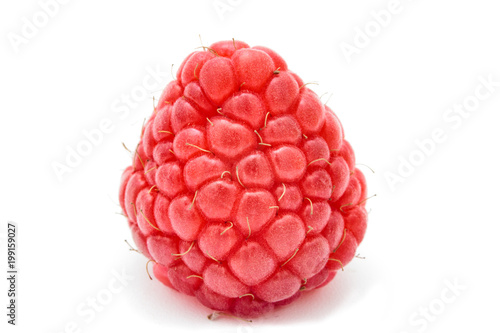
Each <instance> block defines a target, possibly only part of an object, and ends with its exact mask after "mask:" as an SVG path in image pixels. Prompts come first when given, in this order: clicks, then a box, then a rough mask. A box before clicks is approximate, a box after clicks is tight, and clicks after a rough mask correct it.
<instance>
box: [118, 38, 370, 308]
mask: <svg viewBox="0 0 500 333" xmlns="http://www.w3.org/2000/svg"><path fill="white" fill-rule="evenodd" d="M119 196H120V204H121V206H122V208H123V211H124V213H125V214H126V216H127V217H128V221H129V226H130V228H131V230H132V235H133V238H134V241H135V243H136V245H137V247H138V249H139V250H140V251H141V252H142V253H143V254H144V255H145V256H146V257H148V258H149V259H151V260H153V261H154V262H155V263H154V270H153V271H154V275H155V276H156V277H157V278H158V280H160V281H161V282H163V283H164V284H165V285H167V286H169V287H170V288H173V289H175V290H178V291H180V292H182V293H185V294H188V295H193V296H195V297H196V298H197V299H198V300H199V301H200V302H201V303H202V304H204V305H205V306H207V307H209V308H211V309H214V310H218V311H225V312H229V313H232V314H234V315H237V316H241V317H254V316H258V315H260V314H263V313H265V312H267V311H270V310H272V309H273V308H274V307H275V306H278V305H284V304H288V303H290V302H292V301H293V300H295V299H297V298H298V297H299V296H300V295H301V293H302V292H303V291H305V290H311V289H315V288H319V287H321V286H324V285H325V284H327V283H328V282H330V281H331V280H332V279H333V278H334V276H335V274H336V273H337V271H338V270H339V269H343V266H345V265H346V264H347V263H349V262H350V261H351V259H352V258H353V257H354V255H355V252H356V248H357V247H358V245H359V243H360V242H361V241H362V240H363V236H364V233H365V230H366V222H367V214H366V210H365V208H364V204H365V200H366V181H365V178H364V176H363V174H362V173H361V172H360V171H359V170H358V169H356V168H355V162H354V152H353V150H352V148H351V146H350V145H349V143H348V142H347V141H345V140H344V132H343V129H342V126H341V124H340V121H339V119H338V118H337V116H336V115H335V114H334V113H333V112H332V111H331V110H330V109H329V108H328V107H327V106H325V105H323V103H321V101H320V100H319V98H318V96H317V95H316V94H315V93H314V92H313V91H311V90H309V89H308V88H307V87H305V86H304V84H303V82H302V81H301V80H300V78H299V77H298V76H297V75H296V74H294V73H292V72H290V71H289V70H288V68H287V65H286V63H285V61H284V60H283V59H282V58H281V57H280V56H279V55H278V54H276V53H275V52H274V51H272V50H270V49H267V48H264V47H254V48H250V47H249V46H248V45H247V44H245V43H243V42H239V41H222V42H218V43H215V44H213V45H212V46H211V47H209V48H206V50H204V51H199V52H194V53H192V54H191V55H189V56H188V57H187V58H186V60H184V62H183V63H182V65H181V67H180V68H179V70H178V72H177V80H175V81H172V82H170V83H169V84H168V85H167V87H166V88H165V90H164V91H163V94H162V95H161V97H160V100H159V101H158V107H157V108H156V110H155V112H154V113H153V114H152V115H151V117H150V118H149V120H148V121H147V123H146V125H145V127H144V130H143V132H142V137H141V141H140V143H139V145H138V147H137V149H136V152H135V153H134V159H133V164H132V166H130V167H128V168H127V169H126V170H125V172H124V173H123V176H122V181H121V187H120V194H119Z"/></svg>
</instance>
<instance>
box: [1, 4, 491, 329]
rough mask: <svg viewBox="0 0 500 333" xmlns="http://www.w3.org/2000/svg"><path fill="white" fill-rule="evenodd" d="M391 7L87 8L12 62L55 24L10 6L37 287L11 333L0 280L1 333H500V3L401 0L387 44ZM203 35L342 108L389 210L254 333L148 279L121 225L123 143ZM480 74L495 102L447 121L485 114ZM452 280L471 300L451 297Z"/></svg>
mask: <svg viewBox="0 0 500 333" xmlns="http://www.w3.org/2000/svg"><path fill="white" fill-rule="evenodd" d="M42 1H43V2H46V1H48V0H45V1H44V0H42ZM221 3H222V5H221ZM389 3H390V1H389V0H358V1H307V2H306V1H272V2H271V1H267V0H258V1H255V0H254V1H250V0H232V1H231V0H221V1H213V0H207V1H179V0H178V1H160V0H156V1H153V0H149V1H124V0H121V1H118V0H113V1H96V0H87V1H77V0H73V1H68V2H67V3H66V4H60V5H59V8H58V10H57V12H56V13H55V14H54V15H53V17H50V18H49V19H48V22H45V23H46V24H45V25H44V26H41V27H40V28H37V30H38V31H36V32H33V31H32V36H28V37H29V38H26V39H25V40H23V43H22V44H20V45H17V47H14V46H13V44H12V43H11V41H10V39H12V38H13V37H12V36H14V35H16V36H18V37H19V38H20V36H23V35H22V34H23V26H25V25H26V24H27V23H26V21H25V20H24V19H23V18H26V19H27V20H28V21H29V22H33V16H34V15H35V17H37V15H40V11H42V9H41V7H40V4H39V3H38V2H37V1H35V0H29V1H9V2H7V1H2V3H1V5H0V22H1V24H0V25H1V37H2V39H1V42H0V48H1V61H0V77H1V81H0V84H1V98H0V108H1V118H0V144H1V161H2V163H1V164H0V168H1V172H0V180H1V183H0V188H1V192H0V205H1V209H0V221H1V230H0V232H1V234H2V239H1V241H2V246H1V249H2V250H1V252H3V253H4V254H2V255H0V260H1V261H2V262H3V263H2V264H1V266H2V267H3V268H2V270H4V271H6V269H5V263H4V262H5V261H6V253H5V252H6V246H5V233H6V226H7V221H14V222H15V223H17V224H18V246H19V252H18V265H19V272H20V274H19V281H18V289H19V294H18V326H16V327H14V328H13V327H11V326H10V325H7V324H6V321H7V317H6V316H5V313H6V309H5V306H4V305H6V304H7V303H6V302H7V296H6V293H7V285H6V280H5V279H4V278H2V279H1V280H2V283H1V284H0V285H1V290H0V295H1V301H0V304H1V305H2V309H3V310H2V311H1V312H2V313H1V316H0V318H2V319H1V321H2V323H1V324H0V325H1V327H2V332H4V327H7V328H8V332H42V333H43V332H54V333H55V332H57V333H60V332H64V330H65V327H66V326H67V325H69V326H68V327H70V326H71V325H72V324H71V323H72V322H75V323H76V324H77V325H78V329H79V330H80V332H109V331H110V330H112V331H120V332H140V331H144V332H173V331H175V332H181V331H190V330H192V331H198V330H204V331H213V332H256V333H257V332H271V331H273V332H274V331H283V332H285V331H286V332H304V329H306V328H307V330H308V331H310V332H314V331H315V330H318V331H319V330H321V331H322V332H323V331H325V332H394V333H400V332H408V333H412V332H444V331H447V332H470V331H482V332H498V330H499V329H500V324H499V323H498V319H497V318H498V313H499V311H500V306H499V303H498V299H499V298H500V291H499V289H500V288H499V286H498V281H499V280H500V274H499V269H498V255H499V251H498V245H497V244H498V235H499V232H500V227H499V222H500V218H499V214H498V199H499V194H498V188H499V186H500V176H499V170H500V163H499V158H498V155H499V143H500V134H499V131H498V128H499V124H500V86H498V82H500V38H499V35H498V32H499V31H500V20H499V17H498V14H499V9H500V7H499V6H498V4H497V3H496V2H494V1H489V0H474V1H472V0H471V1H451V0H450V1H430V0H418V1H417V0H414V1H410V0H401V1H400V5H399V11H398V13H396V14H393V15H392V16H391V20H390V22H389V23H388V24H386V26H385V27H381V28H380V29H379V31H377V30H376V29H377V24H374V23H373V22H376V21H375V19H374V17H373V16H372V15H371V12H372V11H375V12H380V11H381V10H384V9H387V8H388V6H389ZM223 4H226V6H229V7H226V11H225V12H220V11H219V12H218V10H217V9H216V7H215V6H214V5H219V6H223ZM41 15H42V16H41V18H40V17H38V19H43V14H41ZM37 22H38V23H37V24H39V25H43V24H44V22H43V20H42V21H37ZM366 27H368V28H371V29H373V30H371V32H370V33H371V34H372V37H369V42H366V41H365V43H366V44H367V45H362V44H359V43H360V40H358V41H357V42H358V44H357V45H358V48H357V53H356V54H353V55H352V56H351V57H346V56H345V54H343V52H342V49H341V46H342V45H344V47H345V45H346V44H350V45H352V46H353V47H356V44H354V40H355V39H356V38H357V37H358V39H359V38H361V37H359V36H357V35H358V34H359V33H358V32H357V31H359V30H357V29H361V30H364V29H365V28H366ZM378 27H380V25H378ZM25 29H26V28H25ZM25 33H26V31H25ZM199 34H201V37H202V39H203V42H204V43H205V44H206V45H209V44H211V43H213V42H215V41H218V40H223V39H231V38H233V37H234V38H236V39H240V40H243V41H245V42H247V43H249V44H250V45H264V46H268V47H271V48H273V49H274V50H276V51H277V52H278V53H280V54H281V55H282V56H283V57H284V58H285V60H286V61H287V62H288V65H289V67H290V69H291V70H293V71H295V72H296V73H298V74H299V75H300V76H301V77H302V78H303V79H304V81H305V82H310V81H315V82H318V83H319V85H310V87H311V88H312V89H313V90H315V91H316V92H317V93H318V94H323V93H326V92H328V93H329V94H330V93H333V95H332V97H331V99H330V100H329V101H328V105H329V106H330V107H331V108H332V109H333V110H334V111H335V112H336V113H337V115H338V116H339V118H340V119H341V121H342V123H343V125H344V128H345V132H346V138H347V139H348V140H349V141H350V142H351V143H352V145H353V146H354V149H355V151H356V155H357V162H358V163H363V164H366V165H369V166H370V167H371V168H372V169H374V170H375V174H372V173H371V171H370V170H369V169H368V168H366V167H364V166H360V168H362V170H363V171H364V172H365V174H366V176H367V179H368V185H369V194H370V195H371V194H375V193H376V194H377V197H375V198H373V199H370V200H369V203H368V207H369V209H371V212H370V215H369V227H368V232H367V235H366V238H365V241H364V242H363V243H362V245H361V246H360V248H359V253H360V256H364V257H366V259H364V260H363V259H357V258H355V259H354V260H353V262H352V263H351V264H350V265H348V266H347V267H346V270H345V272H340V273H339V274H338V275H337V277H336V278H335V279H334V281H333V283H331V284H329V285H328V286H327V287H325V288H323V289H321V290H317V291H315V292H311V293H308V294H305V295H303V297H302V298H301V299H300V300H298V301H296V302H295V303H292V304H291V305H289V306H287V307H284V308H281V309H280V310H278V311H276V312H274V313H272V314H270V315H267V316H266V317H264V318H259V319H256V320H254V322H253V323H252V324H247V323H244V322H241V321H237V320H233V319H228V318H219V319H218V320H216V321H208V320H207V318H206V316H207V314H209V313H210V312H211V311H210V310H209V309H207V308H205V307H203V306H201V305H199V304H198V303H197V301H196V300H195V299H194V298H192V297H188V296H185V295H181V294H179V293H177V292H174V291H172V290H170V289H167V288H166V287H163V285H161V284H160V282H158V281H156V280H153V281H150V280H149V278H148V277H147V275H146V270H145V264H146V259H145V258H144V257H142V256H140V255H138V254H136V253H134V252H129V250H128V247H127V245H126V244H125V243H124V239H128V240H131V237H130V233H129V230H128V227H127V225H126V222H125V219H124V217H123V216H121V215H118V214H116V213H119V212H120V208H119V206H118V205H117V191H118V186H119V179H120V175H121V172H122V170H123V169H124V168H125V167H126V166H127V165H128V164H129V163H130V158H129V156H128V153H127V152H126V151H125V150H124V149H123V147H122V144H121V143H122V142H124V143H125V144H127V145H128V146H129V147H134V146H135V145H136V144H137V141H138V139H139V132H140V128H141V125H142V122H143V119H144V117H146V116H148V115H149V114H151V112H152V107H153V106H152V105H153V101H152V96H153V95H155V96H159V93H160V90H161V89H162V88H163V86H164V85H165V84H166V83H168V82H169V81H170V80H171V77H170V66H171V64H174V73H175V71H176V70H177V67H178V66H179V64H180V63H181V61H182V60H183V58H184V57H185V56H186V55H187V54H189V53H190V52H192V51H193V50H194V48H196V47H199V46H200V45H201V44H200V40H199V37H198V35H199ZM23 38H24V37H23ZM343 43H345V44H343ZM348 58H349V59H348ZM348 60H350V61H348ZM156 67H159V68H161V71H162V72H165V73H167V74H168V75H164V76H163V78H162V80H161V83H157V88H156V91H149V92H148V94H147V96H146V97H144V98H142V99H140V100H139V102H138V103H137V105H136V106H134V107H130V108H129V114H128V115H126V116H122V117H121V118H120V117H119V115H118V114H116V113H114V112H113V106H116V103H123V102H122V101H121V98H122V97H123V95H130V94H131V92H132V91H134V89H135V90H137V89H139V88H140V86H141V84H142V81H143V79H144V78H145V77H146V76H147V75H148V72H147V68H151V69H154V68H156ZM480 77H483V78H485V79H487V78H488V77H490V79H491V80H492V81H495V82H497V86H496V87H493V88H491V90H492V92H491V93H490V94H489V96H487V97H485V98H483V100H481V101H479V103H478V105H477V107H475V109H474V111H472V112H470V114H469V115H468V117H467V118H464V119H462V120H460V119H457V120H454V121H451V120H450V119H448V120H446V119H445V118H444V117H445V116H446V115H447V112H448V111H447V110H448V109H449V108H453V106H454V105H455V104H458V105H460V104H462V103H463V102H464V100H465V101H468V102H470V103H474V101H477V99H476V100H475V99H474V98H475V97H474V94H475V92H476V88H477V87H478V86H481V81H480ZM151 82H153V81H151ZM138 87H139V88H138ZM477 89H479V91H480V92H481V93H483V95H484V94H486V93H487V92H488V90H486V88H485V87H482V88H477ZM327 99H328V95H325V96H324V97H323V100H324V101H325V102H326V100H327ZM122 105H123V104H122ZM471 105H472V104H471ZM448 116H451V114H448ZM454 116H456V114H454ZM103 119H109V121H110V122H111V123H112V126H113V127H112V130H111V131H110V132H109V133H107V134H105V135H104V137H103V139H102V142H99V143H98V144H96V145H93V146H92V151H91V153H90V154H89V155H88V156H85V157H83V158H82V160H81V161H80V163H79V164H78V165H77V166H76V167H74V168H72V171H71V172H70V173H69V172H68V173H65V174H64V175H63V176H62V181H60V180H59V179H58V177H57V176H56V173H55V172H54V169H53V164H54V162H59V163H65V158H66V155H67V147H68V146H69V147H71V148H73V149H75V148H76V147H77V145H78V144H81V142H82V141H84V140H85V136H84V134H83V131H91V130H93V129H96V128H98V127H99V124H100V122H101V121H102V120H103ZM436 128H439V129H442V131H443V132H444V133H445V136H446V140H444V142H440V143H437V144H435V147H434V149H433V151H432V152H430V153H429V154H428V155H425V157H424V158H423V159H421V160H419V159H418V157H422V156H424V155H422V153H419V152H418V149H419V148H418V146H417V144H416V143H415V141H416V140H420V141H422V140H427V139H429V138H431V137H432V132H433V131H434V130H435V129H436ZM410 157H411V158H412V159H413V161H416V162H418V163H419V165H418V166H416V167H415V169H414V170H413V172H409V171H408V170H406V171H407V173H406V174H403V176H404V177H402V178H401V179H400V180H404V182H399V183H397V184H396V185H395V186H394V187H393V188H391V187H390V186H389V183H388V181H387V180H386V177H387V174H388V172H391V173H393V174H398V166H399V165H400V163H401V162H400V158H403V159H406V160H408V159H409V158H410ZM420 162H421V163H420ZM400 171H401V170H400ZM403 171H404V170H403ZM400 176H401V175H400ZM122 271H125V272H126V273H127V274H128V275H129V276H131V277H133V280H131V281H128V282H127V285H126V286H124V287H123V288H121V291H120V292H117V293H115V294H112V299H111V300H109V303H107V304H105V305H104V306H102V309H100V310H102V311H100V312H95V313H94V314H95V316H93V317H91V315H90V314H89V313H88V311H89V309H91V308H90V307H89V306H88V305H87V302H88V301H89V299H90V298H92V297H96V296H99V295H100V296H101V297H103V295H105V294H106V293H107V292H106V289H108V285H109V283H110V282H111V283H112V282H113V281H114V280H113V279H114V277H113V276H114V275H113V272H115V273H116V272H119V273H120V274H121V272H122ZM3 274H4V273H2V276H4V275H3ZM447 281H448V282H447ZM449 283H458V284H459V285H460V286H463V287H464V288H465V289H464V290H462V289H460V290H459V291H456V293H455V294H454V293H453V292H452V291H451V290H449V287H448V285H449ZM117 286H119V284H116V285H115V287H117ZM108 295H109V293H108ZM442 297H444V298H446V300H447V303H445V302H443V301H442V300H441V298H442ZM443 304H444V306H443ZM429 307H430V308H431V310H430V312H429V313H430V314H431V316H432V317H428V319H424V318H425V317H422V315H421V314H419V311H424V309H425V308H429ZM78 309H80V310H82V309H84V310H86V311H87V315H85V316H82V315H80V314H79V313H78V312H77V311H78Z"/></svg>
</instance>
